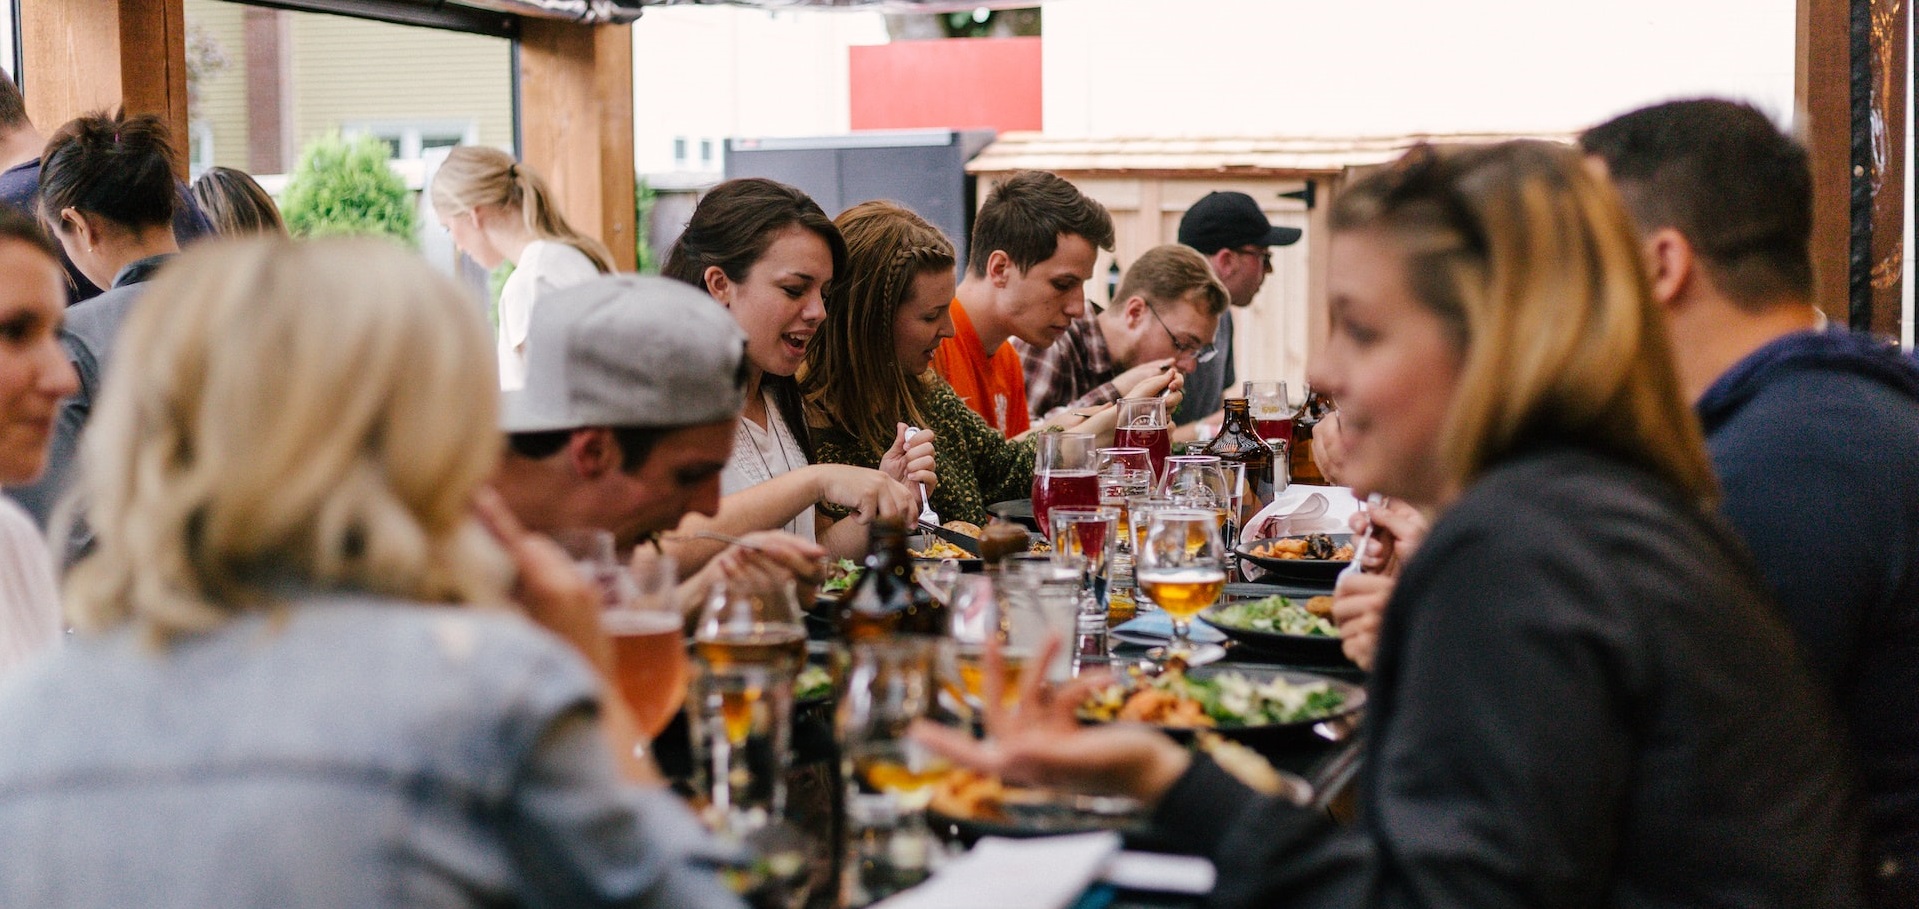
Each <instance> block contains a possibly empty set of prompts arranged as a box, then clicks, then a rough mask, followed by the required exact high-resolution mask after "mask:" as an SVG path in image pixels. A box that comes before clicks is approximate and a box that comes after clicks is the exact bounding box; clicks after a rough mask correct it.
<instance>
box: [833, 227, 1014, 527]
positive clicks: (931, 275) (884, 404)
mask: <svg viewBox="0 0 1919 909" xmlns="http://www.w3.org/2000/svg"><path fill="white" fill-rule="evenodd" d="M834 223H836V224H837V225H838V226H839V229H840V233H841V235H842V236H844V237H845V238H846V246H847V260H848V273H847V277H846V278H845V279H843V280H841V281H837V282H835V285H834V290H833V305H832V307H830V308H829V309H828V311H827V314H826V319H825V321H823V322H822V323H820V328H819V332H820V334H821V335H822V336H823V337H822V338H821V340H820V341H819V343H816V344H813V345H811V346H809V347H808V348H807V350H806V362H805V364H804V365H802V366H801V367H800V372H799V381H800V387H801V388H802V389H803V390H804V391H805V397H806V401H805V403H806V415H807V421H808V427H809V429H810V430H811V431H812V432H813V433H814V435H815V439H816V441H817V443H818V445H819V452H820V459H821V460H823V461H828V462H832V463H838V464H855V465H858V466H861V467H875V466H878V465H879V464H880V461H881V459H882V458H883V457H884V456H885V455H886V453H887V451H888V449H889V447H890V446H891V445H893V444H894V443H895V441H896V439H897V434H898V430H899V427H901V426H902V425H908V424H910V425H913V426H924V427H928V428H930V429H931V430H933V432H934V433H936V434H937V436H938V438H939V439H940V443H941V444H940V447H939V451H938V452H937V454H936V461H937V466H936V467H935V472H936V473H937V474H938V475H939V478H940V483H939V486H938V488H937V489H936V490H934V492H933V493H932V505H933V510H935V511H937V512H939V515H940V517H942V518H945V519H946V520H949V521H953V520H958V521H969V522H972V523H975V524H984V523H986V520H987V514H986V504H987V503H988V502H998V501H1001V500H1004V499H1019V498H1025V497H1026V495H1027V492H1028V490H1029V487H1031V485H1032V482H1033V442H1032V441H1031V439H1030V438H1027V439H1023V440H1021V441H1017V442H1016V441H1012V440H1009V439H1007V438H1006V436H1004V435H1002V434H1001V433H1000V432H999V430H997V429H994V428H993V427H992V426H991V425H990V424H988V423H987V422H986V420H985V419H984V418H982V417H981V416H980V415H979V414H977V413H974V412H973V411H972V410H970V409H968V408H967V406H966V403H965V402H964V401H961V400H960V397H959V395H958V394H955V393H954V391H953V387H952V386H951V385H948V384H946V380H945V379H942V378H940V376H939V374H938V373H936V372H934V371H933V370H932V369H931V367H932V363H933V353H934V351H936V350H938V348H939V345H940V342H941V341H943V340H945V339H947V338H950V337H952V336H953V317H952V315H951V313H950V309H951V307H952V303H953V285H954V280H955V279H954V265H955V264H956V263H955V261H954V256H953V244H952V242H951V241H949V240H947V239H946V237H945V236H944V235H943V234H941V233H940V232H939V229H938V228H936V227H934V226H933V225H931V224H928V223H927V222H926V220H925V219H924V218H921V217H920V216H919V215H916V214H914V213H913V212H911V211H909V210H907V209H905V208H902V207H900V206H898V205H895V204H893V203H891V202H862V203H860V204H859V205H855V206H853V207H852V208H849V209H847V210H846V211H845V212H843V213H842V214H841V215H840V216H839V219H838V220H837V221H835V222H834Z"/></svg>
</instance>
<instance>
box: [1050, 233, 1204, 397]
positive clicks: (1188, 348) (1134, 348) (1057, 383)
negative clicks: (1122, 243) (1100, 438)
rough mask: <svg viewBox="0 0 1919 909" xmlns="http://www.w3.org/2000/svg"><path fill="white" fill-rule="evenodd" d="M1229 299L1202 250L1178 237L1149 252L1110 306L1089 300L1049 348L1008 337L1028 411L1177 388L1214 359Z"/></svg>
mask: <svg viewBox="0 0 1919 909" xmlns="http://www.w3.org/2000/svg"><path fill="white" fill-rule="evenodd" d="M1227 299H1228V297H1227V290H1226V287H1225V285H1223V284H1221V283H1220V282H1219V279H1218V278H1215V277H1214V276H1213V272H1212V268H1211V266H1209V265H1207V263H1206V259H1205V258H1204V257H1203V256H1201V255H1200V254H1199V253H1196V252H1194V251H1193V250H1192V249H1190V248H1188V247H1185V246H1181V245H1179V244H1177V243H1168V244H1166V245H1164V246H1156V247H1154V248H1152V249H1150V250H1147V251H1146V254H1145V255H1142V256H1140V257H1139V260H1138V261H1136V262H1134V263H1133V267H1132V268H1129V269H1127V270H1126V274H1125V276H1124V277H1122V278H1121V279H1120V282H1119V290H1118V291H1117V292H1116V293H1115V294H1114V295H1113V303H1112V304H1111V305H1109V306H1107V307H1106V308H1105V309H1103V310H1096V309H1095V308H1094V307H1093V306H1092V305H1090V304H1089V305H1088V306H1087V308H1086V313H1085V314H1084V315H1082V316H1080V317H1079V318H1077V319H1074V320H1073V323H1072V325H1071V326H1069V327H1068V328H1067V329H1066V333H1065V334H1063V335H1061V336H1060V338H1059V340H1057V341H1055V342H1053V344H1052V345H1051V346H1049V347H1044V348H1040V347H1034V346H1032V345H1030V344H1026V343H1024V342H1021V341H1014V342H1013V343H1014V344H1015V345H1016V346H1017V347H1018V349H1019V352H1020V360H1021V363H1022V365H1023V366H1024V367H1025V370H1026V401H1027V403H1028V404H1029V405H1030V406H1031V408H1032V412H1033V415H1034V416H1035V417H1038V416H1041V415H1049V414H1052V413H1055V412H1057V411H1060V410H1079V409H1081V408H1092V407H1099V406H1101V405H1104V404H1110V403H1112V402H1114V401H1117V400H1119V399H1121V398H1128V397H1147V396H1152V395H1158V394H1169V393H1177V392H1178V391H1179V390H1180V387H1181V384H1182V381H1183V377H1184V375H1185V374H1187V373H1190V372H1192V371H1193V370H1194V369H1195V368H1197V367H1198V366H1199V365H1200V364H1202V363H1206V362H1210V361H1212V360H1214V359H1215V358H1216V357H1217V355H1218V353H1219V352H1218V351H1217V350H1216V349H1215V348H1214V347H1213V344H1212V338H1213V335H1214V332H1215V331H1216V329H1217V328H1218V326H1219V319H1220V314H1221V313H1223V312H1225V310H1226V302H1227Z"/></svg>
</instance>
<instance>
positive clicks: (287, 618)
mask: <svg viewBox="0 0 1919 909" xmlns="http://www.w3.org/2000/svg"><path fill="white" fill-rule="evenodd" d="M597 692H598V688H597V686H596V684H595V681H594V677H593V674H592V672H591V670H590V669H589V668H588V667H587V665H586V664H585V662H584V661H583V660H581V659H580V658H579V657H578V656H577V655H576V654H575V653H574V652H573V651H572V650H571V649H570V648H568V647H567V646H566V645H565V644H563V643H562V642H560V641H558V640H556V639H554V638H552V637H550V636H549V635H547V634H546V633H544V632H542V631H540V630H539V629H537V628H535V627H533V626H532V625H531V624H530V623H528V622H526V621H524V620H523V619H521V618H519V617H517V616H513V615H509V614H500V613H487V612H483V611H478V610H469V609H458V608H452V607H436V606H423V605H419V604H413V603H402V602H394V601H383V600H379V599H376V598H372V597H366V596H351V595H337V596H333V595H329V596H316V597H309V598H303V599H300V600H298V601H297V602H295V603H294V604H293V605H291V606H288V607H286V608H284V609H280V610H275V611H271V612H263V613H255V614H248V615H245V616H242V617H239V618H236V619H234V620H232V621H230V622H228V623H227V624H226V625H224V626H222V627H220V628H219V629H217V630H214V631H212V632H209V633H205V634H200V635H192V636H187V637H184V638H181V639H178V640H176V641H174V642H173V643H171V644H169V645H167V646H164V647H162V646H157V645H156V644H155V643H154V642H152V641H151V640H150V639H149V638H148V636H147V635H145V634H144V633H143V632H140V631H138V630H135V629H128V628H122V629H120V630H117V631H113V632H109V633H106V634H102V635H94V636H88V637H83V638H81V639H80V640H78V641H76V642H74V644H73V645H72V646H69V647H67V648H65V649H64V650H62V651H60V652H57V653H54V654H50V655H49V656H47V657H46V658H43V659H41V660H39V661H38V662H35V663H32V664H29V665H27V666H25V667H23V668H22V669H21V670H20V671H18V672H16V673H15V674H13V675H12V676H10V677H8V678H7V680H6V682H5V684H4V685H3V686H0V905H3V906H61V907H69V909H85V907H98V909H108V907H116V909H117V907H126V906H142V907H150V909H188V907H193V909H202V907H282V906H342V907H346V906H352V907H363V909H375V907H387V906H392V907H398V906H431V907H455V906H541V907H543V906H647V907H652V906H661V907H664V906H674V907H706V906H734V905H737V903H736V901H735V900H734V899H733V897H732V896H731V895H730V894H728V893H727V892H725V891H724V890H723V889H722V888H721V887H719V885H718V883H717V881H716V880H715V879H714V877H713V876H712V875H711V874H710V873H708V872H705V871H703V870H701V869H700V868H699V867H698V866H697V864H696V863H695V862H694V861H693V859H692V855H693V853H694V852H696V851H700V850H702V849H703V848H704V845H705V837H704V834H703V833H702V832H701V830H700V828H699V826H698V825H697V823H696V822H695V821H694V820H693V818H692V817H691V815H690V814H688V813H687V811H686V810H685V809H684V808H683V807H682V806H681V805H680V804H679V803H678V801H677V800H676V799H674V798H673V797H672V796H671V795H670V794H668V793H665V792H664V791H641V790H638V789H635V788H633V787H631V786H628V785H626V784H624V783H623V782H622V781H621V780H620V779H619V778H618V777H617V776H616V773H615V770H614V767H613V763H612V760H611V756H610V754H609V753H608V752H607V750H606V749H607V745H606V743H605V741H604V739H603V738H602V737H601V734H600V731H599V727H598V724H597V723H596V722H595V721H594V717H595V713H596V710H597V709H598V704H597V700H596V698H597Z"/></svg>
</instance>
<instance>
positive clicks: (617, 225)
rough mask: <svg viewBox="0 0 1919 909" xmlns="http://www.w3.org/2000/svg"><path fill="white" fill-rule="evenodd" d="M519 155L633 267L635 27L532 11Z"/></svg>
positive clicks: (574, 216)
mask: <svg viewBox="0 0 1919 909" xmlns="http://www.w3.org/2000/svg"><path fill="white" fill-rule="evenodd" d="M520 135H521V136H522V137H523V139H522V145H523V147H522V148H521V155H522V156H523V157H524V159H525V160H526V162H527V163H528V164H529V165H531V166H532V167H533V168H534V169H535V170H537V171H539V172H540V174H541V176H544V177H545V178H546V180H547V182H548V183H549V184H550V185H551V186H552V188H553V192H554V195H555V197H556V201H557V203H558V204H559V207H560V210H561V211H562V212H564V213H565V215H566V218H567V220H568V221H571V222H572V223H573V224H574V226H576V227H578V228H580V229H581V230H583V231H586V232H589V233H597V234H598V236H599V237H600V239H601V240H603V241H605V242H606V245H607V248H608V249H611V250H612V251H613V261H614V263H615V265H616V266H617V267H618V268H620V269H621V270H627V271H630V270H632V268H633V267H634V245H633V244H634V236H635V234H634V227H633V215H634V211H633V190H634V172H633V30H632V28H631V27H630V26H623V25H622V26H585V25H576V24H573V23H569V22H556V21H550V20H543V19H527V20H525V21H524V22H523V23H522V25H521V31H520Z"/></svg>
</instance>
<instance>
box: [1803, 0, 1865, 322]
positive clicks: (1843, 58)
mask: <svg viewBox="0 0 1919 909" xmlns="http://www.w3.org/2000/svg"><path fill="white" fill-rule="evenodd" d="M1850 16H1851V0H1799V26H1798V61H1797V66H1796V67H1795V71H1794V75H1795V78H1796V90H1795V93H1794V94H1795V96H1796V100H1797V102H1798V105H1797V106H1798V108H1799V110H1800V111H1802V112H1803V115H1804V116H1805V123H1804V124H1803V129H1802V130H1801V137H1802V138H1803V139H1804V140H1805V142H1806V147H1807V150H1808V151H1809V152H1810V153H1811V157H1812V279H1813V299H1814V301H1815V302H1817V303H1818V304H1819V308H1820V309H1821V310H1823V311H1825V313H1826V317H1827V318H1829V319H1831V320H1832V321H1834V322H1836V323H1838V324H1841V325H1844V324H1847V322H1848V317H1849V312H1848V309H1849V304H1848V290H1847V288H1848V274H1849V268H1848V259H1849V256H1850V243H1851V236H1852V227H1851V214H1850V212H1851V199H1852V94H1851V87H1850V78H1851V76H1850V72H1851V70H1850V66H1851V50H1850V38H1849V22H1850Z"/></svg>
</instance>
